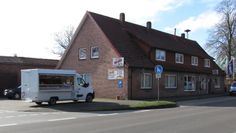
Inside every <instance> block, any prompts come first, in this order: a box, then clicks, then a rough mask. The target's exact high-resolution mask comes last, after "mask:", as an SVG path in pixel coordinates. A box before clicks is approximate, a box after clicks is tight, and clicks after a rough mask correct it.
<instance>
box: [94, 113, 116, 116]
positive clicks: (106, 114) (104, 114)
mask: <svg viewBox="0 0 236 133" xmlns="http://www.w3.org/2000/svg"><path fill="white" fill-rule="evenodd" d="M111 115H118V113H111V114H99V115H97V116H111Z"/></svg>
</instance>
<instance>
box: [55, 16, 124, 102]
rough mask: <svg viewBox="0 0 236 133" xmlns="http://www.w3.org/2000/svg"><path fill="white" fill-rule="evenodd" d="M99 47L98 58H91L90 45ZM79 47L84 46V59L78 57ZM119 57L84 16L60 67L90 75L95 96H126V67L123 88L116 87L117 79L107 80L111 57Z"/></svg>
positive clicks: (91, 22) (104, 37)
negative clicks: (82, 22)
mask: <svg viewBox="0 0 236 133" xmlns="http://www.w3.org/2000/svg"><path fill="white" fill-rule="evenodd" d="M94 46H98V47H99V58H98V59H92V58H91V47H94ZM79 48H86V51H87V52H86V55H87V58H86V59H82V60H81V59H79ZM115 57H119V54H118V53H117V52H116V51H115V50H114V48H113V47H112V44H111V43H110V41H109V40H108V39H107V38H106V36H104V33H103V32H102V31H101V29H100V28H99V27H98V26H97V25H96V23H95V22H94V21H93V20H92V19H91V18H90V17H86V18H85V20H84V24H83V26H82V27H81V29H80V31H79V33H78V35H77V36H76V39H75V40H74V43H73V45H72V46H71V48H70V49H69V50H68V51H67V56H66V57H65V58H64V61H63V62H62V64H61V67H60V69H74V70H76V71H77V72H78V73H80V74H90V75H91V76H92V86H93V87H94V89H95V92H96V97H107V98H116V97H117V96H122V97H127V96H126V95H127V77H128V74H127V68H124V69H125V74H124V75H125V77H124V79H123V82H124V83H123V88H122V89H118V87H117V80H108V79H107V78H108V69H112V68H113V67H112V58H115Z"/></svg>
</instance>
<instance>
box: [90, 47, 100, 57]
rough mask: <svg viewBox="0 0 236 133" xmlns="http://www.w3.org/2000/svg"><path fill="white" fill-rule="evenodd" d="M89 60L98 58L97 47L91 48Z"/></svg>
mask: <svg viewBox="0 0 236 133" xmlns="http://www.w3.org/2000/svg"><path fill="white" fill-rule="evenodd" d="M91 58H93V59H95V58H99V48H98V47H91Z"/></svg>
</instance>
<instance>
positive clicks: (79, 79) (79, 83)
mask: <svg viewBox="0 0 236 133" xmlns="http://www.w3.org/2000/svg"><path fill="white" fill-rule="evenodd" d="M77 82H78V85H79V86H84V84H85V81H84V79H83V78H82V77H81V78H77Z"/></svg>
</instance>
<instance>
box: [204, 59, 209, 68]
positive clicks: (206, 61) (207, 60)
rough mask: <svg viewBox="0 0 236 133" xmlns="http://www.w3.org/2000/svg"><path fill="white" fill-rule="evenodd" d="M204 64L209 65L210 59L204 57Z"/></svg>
mask: <svg viewBox="0 0 236 133" xmlns="http://www.w3.org/2000/svg"><path fill="white" fill-rule="evenodd" d="M204 66H205V67H210V60H209V59H204Z"/></svg>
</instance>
